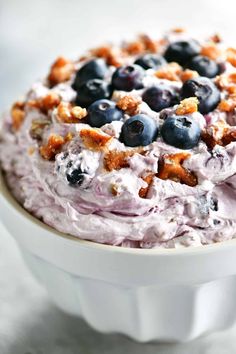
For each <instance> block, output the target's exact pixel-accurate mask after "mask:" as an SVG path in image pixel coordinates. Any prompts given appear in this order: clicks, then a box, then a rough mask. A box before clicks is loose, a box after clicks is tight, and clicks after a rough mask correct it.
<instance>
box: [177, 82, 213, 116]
mask: <svg viewBox="0 0 236 354" xmlns="http://www.w3.org/2000/svg"><path fill="white" fill-rule="evenodd" d="M181 96H182V98H187V97H197V98H198V100H199V106H198V109H199V111H200V112H201V113H202V114H206V113H209V112H211V111H213V110H214V109H215V108H216V107H217V105H218V103H219V102H220V91H219V90H218V88H217V87H216V85H215V84H214V83H213V82H212V81H211V80H210V79H208V78H207V77H197V78H196V79H191V80H188V81H185V83H184V84H183V87H182V90H181Z"/></svg>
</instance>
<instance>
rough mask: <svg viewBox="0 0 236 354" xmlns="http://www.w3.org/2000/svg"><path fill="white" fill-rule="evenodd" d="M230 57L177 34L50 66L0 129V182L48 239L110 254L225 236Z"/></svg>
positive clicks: (231, 228) (231, 183) (234, 130)
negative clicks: (110, 248)
mask: <svg viewBox="0 0 236 354" xmlns="http://www.w3.org/2000/svg"><path fill="white" fill-rule="evenodd" d="M235 107H236V49H234V48H228V47H226V46H225V45H224V43H223V42H222V40H221V38H220V37H219V36H218V35H214V36H212V37H209V38H206V39H200V40H199V39H194V38H192V37H191V36H190V35H188V34H187V33H186V32H184V31H183V30H181V29H175V30H172V31H169V32H168V33H167V34H165V35H164V36H163V37H161V38H159V39H157V40H155V39H152V38H150V37H149V36H147V35H141V36H140V37H139V38H138V39H137V40H136V41H134V42H125V43H122V44H121V45H119V46H111V45H106V46H103V47H99V48H95V49H92V50H90V51H88V52H87V53H86V54H85V55H84V56H83V57H81V58H79V59H78V60H75V61H71V60H68V59H65V58H63V57H60V58H58V59H57V60H56V61H55V63H54V64H53V65H52V67H51V69H50V72H49V74H48V75H47V77H46V78H44V79H43V80H40V81H38V82H36V83H34V84H33V85H32V87H31V89H30V90H29V92H28V93H27V94H26V95H25V97H24V99H23V100H22V101H19V102H16V103H15V104H14V105H13V106H12V109H11V112H9V113H8V114H6V115H5V116H4V117H3V120H2V128H1V141H0V161H1V166H2V170H3V171H4V175H5V180H6V183H7V185H8V187H9V189H10V190H11V192H12V193H13V195H14V196H15V198H16V199H17V200H18V201H19V203H20V204H22V205H23V206H24V208H25V209H27V210H28V211H29V212H30V213H31V214H33V215H34V216H35V217H37V218H39V219H41V220H42V221H43V222H44V223H46V224H48V225H50V226H52V227H53V228H55V229H57V230H59V231H61V232H64V233H67V234H70V235H73V236H76V237H79V238H81V239H86V240H91V241H95V242H99V243H105V244H109V245H117V246H123V247H135V248H155V247H164V248H177V247H187V246H200V245H206V244H210V243H214V242H219V241H224V240H228V239H232V238H234V237H235V236H236V113H235Z"/></svg>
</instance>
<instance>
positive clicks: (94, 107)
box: [87, 100, 123, 128]
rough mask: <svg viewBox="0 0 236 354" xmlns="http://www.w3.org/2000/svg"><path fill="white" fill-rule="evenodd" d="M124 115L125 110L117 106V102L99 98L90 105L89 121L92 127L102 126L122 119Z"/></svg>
mask: <svg viewBox="0 0 236 354" xmlns="http://www.w3.org/2000/svg"><path fill="white" fill-rule="evenodd" d="M122 117H123V112H122V111H121V110H120V109H119V108H117V107H116V104H115V102H113V101H109V100H98V101H96V102H94V103H92V104H91V105H90V106H89V108H88V119H87V122H88V124H90V125H91V126H92V127H97V128H100V127H101V126H102V125H104V124H107V123H111V122H112V121H113V120H121V119H122Z"/></svg>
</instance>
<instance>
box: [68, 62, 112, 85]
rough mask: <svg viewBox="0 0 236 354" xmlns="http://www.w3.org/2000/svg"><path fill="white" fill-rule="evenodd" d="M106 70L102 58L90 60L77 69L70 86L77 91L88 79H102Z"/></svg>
mask: <svg viewBox="0 0 236 354" xmlns="http://www.w3.org/2000/svg"><path fill="white" fill-rule="evenodd" d="M107 71H108V68H107V65H106V63H105V61H104V60H103V59H94V60H90V61H89V62H88V63H86V64H84V65H83V66H82V67H81V68H80V69H79V70H78V71H77V73H76V76H75V80H74V83H73V85H72V87H73V88H74V89H75V90H76V91H77V89H78V88H79V87H80V86H81V85H83V84H84V83H85V82H86V81H88V80H91V79H104V77H105V75H106V74H107Z"/></svg>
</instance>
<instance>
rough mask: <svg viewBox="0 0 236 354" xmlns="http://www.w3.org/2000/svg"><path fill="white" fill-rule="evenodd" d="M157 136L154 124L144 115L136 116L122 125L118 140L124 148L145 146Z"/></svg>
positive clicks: (156, 127) (156, 128)
mask: <svg viewBox="0 0 236 354" xmlns="http://www.w3.org/2000/svg"><path fill="white" fill-rule="evenodd" d="M157 134H158V126H157V124H156V122H155V121H154V120H153V119H152V118H150V117H149V116H147V115H145V114H137V115H136V116H133V117H131V118H129V119H127V120H126V121H125V123H124V124H123V126H122V130H121V135H120V140H121V141H122V142H123V143H124V144H125V145H126V146H132V147H134V146H140V145H141V146H146V145H149V144H151V143H152V142H153V141H154V140H155V139H156V137H157Z"/></svg>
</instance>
